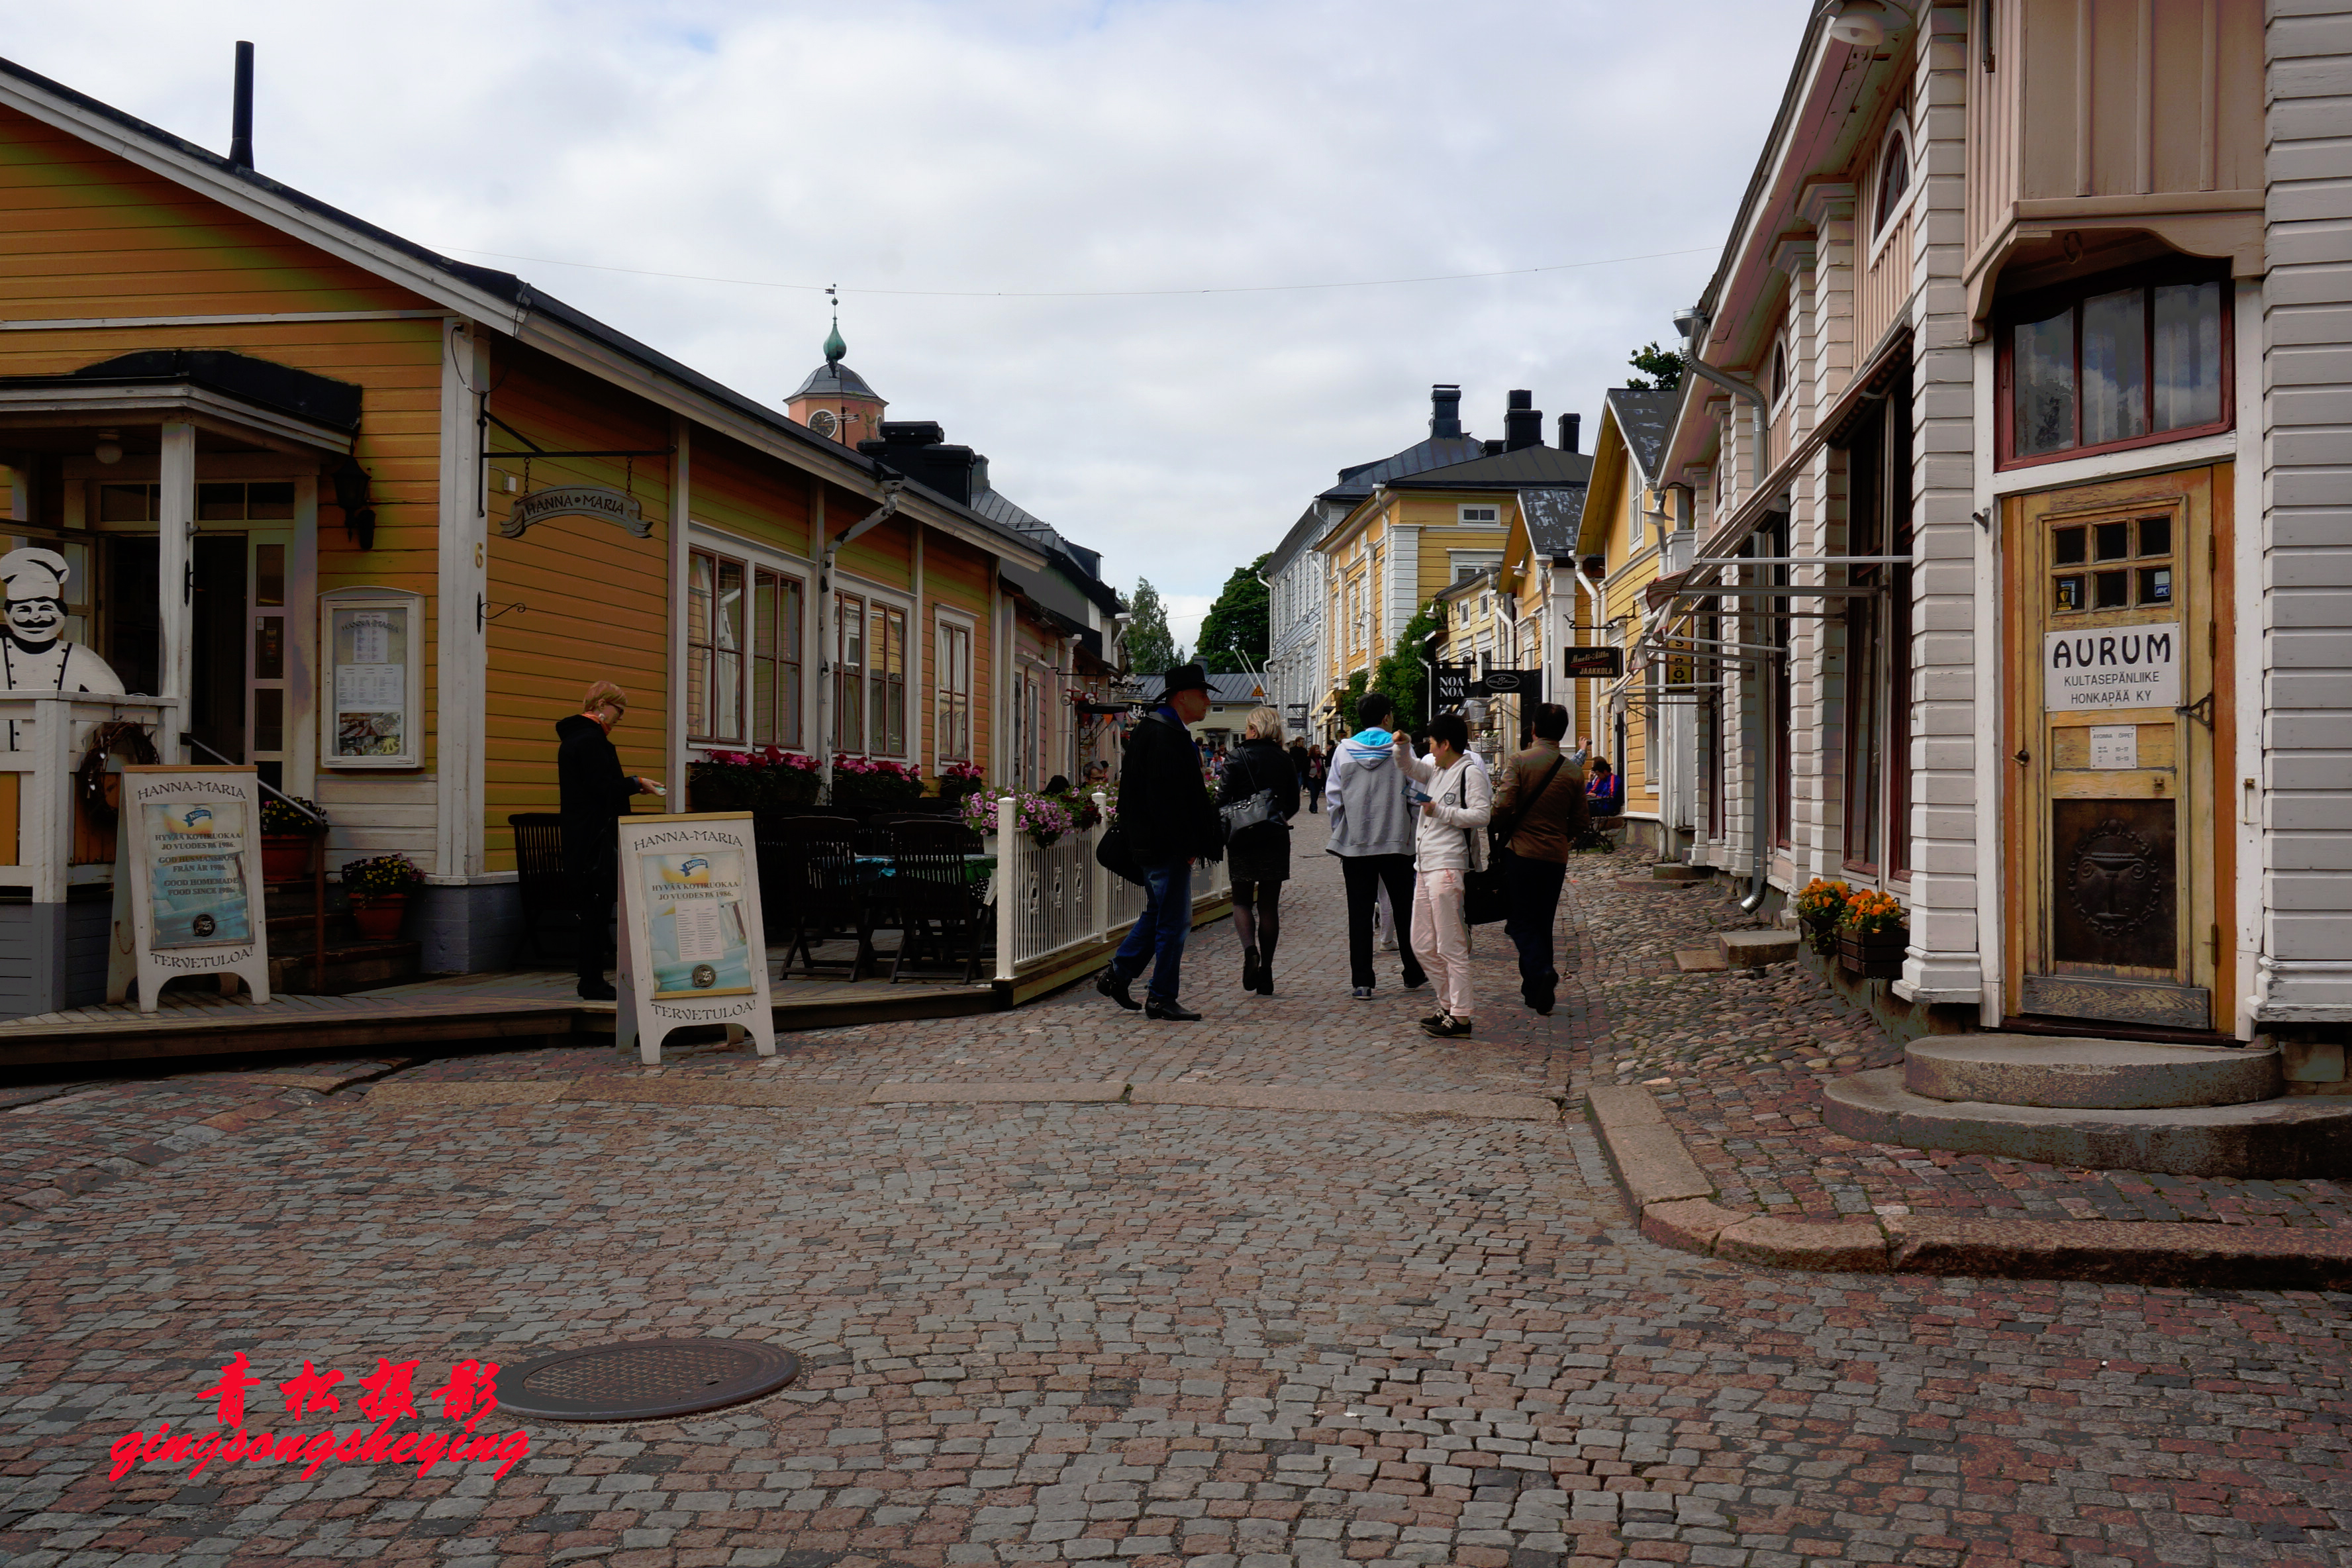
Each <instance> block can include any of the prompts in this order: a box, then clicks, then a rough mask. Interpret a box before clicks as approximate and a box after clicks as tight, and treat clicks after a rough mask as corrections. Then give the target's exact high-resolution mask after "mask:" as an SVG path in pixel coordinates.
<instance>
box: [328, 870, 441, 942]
mask: <svg viewBox="0 0 2352 1568" xmlns="http://www.w3.org/2000/svg"><path fill="white" fill-rule="evenodd" d="M424 880H425V873H424V872H422V871H420V870H418V869H417V868H416V864H415V861H413V860H411V859H409V858H408V857H407V856H405V855H374V856H371V857H369V858H367V859H364V860H347V861H345V862H344V863H343V897H344V898H345V899H346V900H349V902H350V904H351V907H352V923H353V924H354V925H356V926H358V927H359V928H360V935H361V937H362V939H363V940H365V941H368V942H397V941H399V940H400V922H401V919H402V917H403V916H404V915H405V914H406V913H407V912H408V890H409V889H411V888H414V887H415V886H416V885H417V884H418V883H420V882H422V881H424Z"/></svg>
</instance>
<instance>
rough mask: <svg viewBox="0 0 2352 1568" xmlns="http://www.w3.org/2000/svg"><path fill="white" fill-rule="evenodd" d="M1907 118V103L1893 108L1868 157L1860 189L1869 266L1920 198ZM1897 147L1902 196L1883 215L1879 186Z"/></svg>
mask: <svg viewBox="0 0 2352 1568" xmlns="http://www.w3.org/2000/svg"><path fill="white" fill-rule="evenodd" d="M1910 119H1911V111H1910V106H1909V105H1908V104H1906V105H1905V106H1904V107H1903V108H1901V109H1899V110H1896V111H1895V117H1894V118H1893V119H1892V120H1890V121H1887V122H1886V132H1885V135H1884V136H1882V137H1881V138H1880V139H1879V143H1878V156H1876V157H1874V158H1873V159H1872V160H1871V161H1870V177H1869V184H1868V185H1867V186H1866V187H1865V189H1864V193H1863V210H1864V218H1863V223H1864V229H1865V230H1866V231H1867V232H1868V234H1869V236H1870V247H1869V258H1868V260H1867V261H1866V262H1865V263H1864V265H1865V266H1868V267H1875V266H1877V265H1878V258H1879V255H1880V253H1881V252H1883V251H1885V248H1886V242H1887V239H1888V237H1890V236H1892V235H1893V234H1894V233H1895V230H1896V229H1897V228H1900V227H1901V226H1902V222H1901V220H1902V218H1903V216H1905V215H1906V214H1907V213H1908V212H1910V210H1911V208H1912V206H1913V205H1914V204H1916V202H1917V201H1918V199H1919V187H1920V185H1921V184H1923V183H1924V182H1923V181H1922V180H1921V179H1920V178H1919V159H1918V155H1917V153H1916V150H1915V149H1914V148H1913V147H1912V145H1911V126H1910ZM1897 149H1900V150H1901V152H1902V154H1903V161H1904V173H1905V175H1906V184H1905V185H1904V187H1903V198H1902V200H1900V201H1898V202H1896V203H1895V210H1894V211H1892V212H1890V213H1887V214H1886V215H1885V217H1884V218H1883V219H1882V218H1881V216H1880V215H1879V211H1878V192H1879V187H1880V186H1881V185H1883V184H1885V182H1886V164H1887V161H1888V160H1889V159H1890V158H1892V157H1893V156H1894V155H1895V152H1896V150H1897Z"/></svg>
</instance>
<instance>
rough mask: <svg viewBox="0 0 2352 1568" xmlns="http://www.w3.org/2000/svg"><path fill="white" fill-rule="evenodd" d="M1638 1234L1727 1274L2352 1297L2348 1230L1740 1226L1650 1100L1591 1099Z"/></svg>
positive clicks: (1899, 1218)
mask: <svg viewBox="0 0 2352 1568" xmlns="http://www.w3.org/2000/svg"><path fill="white" fill-rule="evenodd" d="M1587 1104H1588V1106H1589V1108H1590V1110H1591V1116H1592V1121H1593V1124H1594V1126H1595V1128H1596V1129H1597V1130H1598V1131H1599V1132H1600V1134H1601V1147H1602V1148H1603V1149H1605V1150H1606V1151H1607V1152H1608V1153H1609V1158H1610V1160H1611V1162H1612V1163H1613V1164H1614V1165H1615V1166H1616V1168H1617V1173H1618V1176H1619V1179H1620V1180H1621V1181H1622V1182H1623V1183H1624V1185H1625V1189H1626V1192H1627V1194H1629V1195H1630V1196H1631V1197H1632V1198H1633V1206H1634V1208H1635V1209H1636V1211H1637V1212H1639V1213H1640V1215H1641V1216H1642V1223H1641V1229H1642V1234H1643V1236H1645V1237H1649V1238H1650V1239H1651V1240H1653V1241H1654V1242H1657V1243H1659V1244H1660V1245H1661V1246H1665V1247H1675V1248H1676V1249H1678V1250H1680V1251H1684V1252H1696V1253H1698V1254H1700V1255H1701V1256H1703V1257H1709V1258H1723V1259H1725V1260H1726V1261H1727V1262H1734V1263H1755V1264H1762V1265H1765V1266H1767V1267H1769V1268H1804V1269H1814V1270H1820V1271H1823V1272H1830V1273H1841V1274H1886V1273H1901V1274H1954V1275H1969V1276H1972V1277H1975V1278H1979V1279H2085V1280H2097V1281H2107V1282H2114V1283H2126V1284H2135V1285H2172V1286H2211V1287H2224V1288H2239V1289H2307V1290H2317V1289H2343V1288H2346V1287H2347V1286H2352V1232H2347V1231H2342V1230H2316V1229H2292V1230H2290V1229H2284V1228H2257V1227H2254V1226H2234V1225H2179V1224H2166V1223H2158V1222H2153V1221H2151V1222H2147V1223H2140V1222H2136V1221H2128V1220H2087V1219H2086V1220H2029V1219H1959V1218H1949V1217H1946V1216H1943V1215H1890V1216H1888V1217H1886V1218H1885V1219H1883V1220H1861V1219H1849V1220H1801V1219H1782V1218H1778V1217H1775V1216H1773V1215H1758V1214H1744V1213H1741V1212H1739V1211H1738V1210H1736V1209H1727V1208H1725V1207H1723V1206H1722V1205H1719V1204H1717V1203H1716V1202H1715V1201H1714V1199H1715V1196H1716V1193H1715V1189H1714V1186H1713V1184H1711V1183H1709V1182H1708V1181H1707V1179H1706V1173H1705V1172H1704V1171H1702V1170H1701V1169H1700V1167H1699V1164H1698V1162H1697V1161H1696V1160H1694V1159H1692V1158H1691V1154H1690V1151H1689V1149H1688V1148H1687V1147H1686V1146H1685V1144H1684V1142H1683V1141H1682V1138H1681V1136H1680V1135H1679V1134H1677V1133H1676V1132H1675V1130H1674V1129H1673V1127H1671V1126H1670V1125H1668V1124H1667V1121H1666V1119H1665V1113H1664V1111H1663V1110H1660V1109H1659V1108H1658V1102H1657V1100H1655V1099H1654V1097H1653V1096H1652V1095H1651V1093H1650V1091H1649V1090H1648V1089H1636V1088H1631V1087H1618V1086H1615V1085H1611V1086H1608V1087H1605V1088H1598V1089H1593V1090H1592V1091H1591V1094H1590V1095H1588V1096H1587Z"/></svg>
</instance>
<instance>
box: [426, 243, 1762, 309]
mask: <svg viewBox="0 0 2352 1568" xmlns="http://www.w3.org/2000/svg"><path fill="white" fill-rule="evenodd" d="M451 248H452V250H453V252H454V253H455V254H457V255H459V256H488V257H495V258H498V259H499V260H500V261H528V262H530V263H532V264H533V265H535V266H540V267H577V268H584V269H586V270H588V271H591V272H623V273H626V274H628V275H629V276H630V277H633V278H668V279H677V280H678V281H680V282H687V283H726V284H732V285H735V286H737V287H739V288H745V289H796V290H799V291H802V292H804V293H810V294H823V293H825V292H827V291H828V286H827V285H825V284H823V283H780V282H777V281H774V280H773V279H765V278H712V277H707V276H705V275H703V274H701V273H696V272H656V271H654V270H653V269H651V268H644V267H608V266H605V265H604V264H603V263H601V262H594V261H565V260H562V258H557V257H552V256H517V255H514V254H513V253H511V252H509V251H504V250H476V249H472V248H470V247H466V246H456V247H451ZM1718 248H1720V247H1717V246H1712V245H1702V246H1692V247H1688V248H1686V249H1683V250H1653V251H1647V252H1644V253H1643V254H1642V255H1640V256H1609V257H1602V258H1600V259H1598V260H1593V261H1554V262H1549V263H1547V264H1545V265H1544V266H1541V267H1510V268H1504V269H1502V270H1500V271H1496V272H1437V273H1431V274H1428V275H1427V276H1424V277H1419V278H1361V279H1349V280H1347V281H1342V282H1337V283H1255V284H1244V285H1238V286H1228V287H1223V288H1213V289H859V288H855V287H844V288H842V289H840V290H839V292H841V293H844V294H889V295H896V296H898V297H900V298H913V299H927V300H1131V299H1146V298H1159V297H1170V296H1182V295H1187V294H1284V293H1296V292H1300V291H1304V290H1308V289H1385V288H1388V287H1390V286H1391V285H1394V284H1401V283H1461V282H1466V281H1469V280H1472V279H1482V278H1525V277H1528V276H1529V275H1530V274H1533V273H1538V272H1567V271H1572V270H1574V269H1576V268H1583V267H1614V266H1617V265H1619V264H1620V263H1622V262H1627V261H1657V260H1662V259H1664V258H1667V257H1673V256H1698V255H1702V254H1706V253H1709V252H1712V251H1715V250H1717V249H1718Z"/></svg>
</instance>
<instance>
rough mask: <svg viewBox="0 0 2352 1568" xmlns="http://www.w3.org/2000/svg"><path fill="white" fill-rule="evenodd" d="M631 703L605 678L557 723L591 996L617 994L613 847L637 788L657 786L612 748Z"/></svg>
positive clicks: (566, 855) (566, 844)
mask: <svg viewBox="0 0 2352 1568" xmlns="http://www.w3.org/2000/svg"><path fill="white" fill-rule="evenodd" d="M628 707H629V697H628V693H626V692H625V691H623V690H622V689H620V688H619V687H617V686H615V685H614V684H613V683H612V682H611V681H609V680H600V681H598V682H596V684H595V685H593V686H592V687H590V688H589V689H588V696H587V699H586V700H585V701H583V703H582V704H581V708H580V711H579V712H577V713H574V714H572V716H571V717H570V718H567V719H559V720H557V721H556V723H555V736H556V747H555V781H556V789H557V792H558V796H559V798H560V800H561V801H562V812H563V869H564V873H565V874H566V875H567V876H568V877H570V879H571V880H572V902H573V907H574V908H576V909H577V910H579V911H580V951H579V959H580V995H581V997H582V999H583V1000H584V1001H589V1002H610V1001H612V1000H613V994H614V993H613V986H612V984H611V982H609V981H607V980H606V979H605V978H604V954H605V945H604V938H605V932H606V931H607V930H608V929H609V928H610V927H611V925H612V921H613V900H614V897H615V896H616V895H617V894H618V892H619V890H620V878H619V873H618V868H617V866H616V865H615V863H614V855H615V852H616V851H617V850H618V848H619V842H618V838H619V828H620V821H621V818H622V817H623V816H626V815H627V814H628V810H629V797H630V796H631V795H637V794H640V793H644V792H646V791H652V792H654V793H656V794H658V793H659V786H658V785H656V784H655V783H654V782H653V781H652V780H651V779H647V778H633V777H631V776H630V775H628V774H627V773H623V772H622V771H621V753H620V752H617V751H615V750H614V747H613V742H612V740H611V736H612V732H613V726H614V725H615V724H617V723H619V722H620V721H621V716H622V715H623V714H624V713H625V712H627V711H628Z"/></svg>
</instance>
